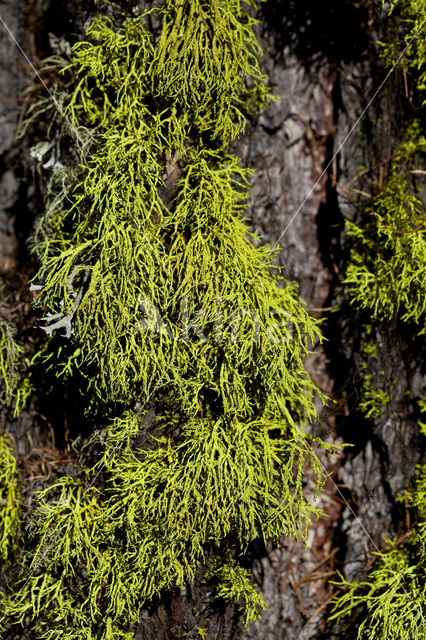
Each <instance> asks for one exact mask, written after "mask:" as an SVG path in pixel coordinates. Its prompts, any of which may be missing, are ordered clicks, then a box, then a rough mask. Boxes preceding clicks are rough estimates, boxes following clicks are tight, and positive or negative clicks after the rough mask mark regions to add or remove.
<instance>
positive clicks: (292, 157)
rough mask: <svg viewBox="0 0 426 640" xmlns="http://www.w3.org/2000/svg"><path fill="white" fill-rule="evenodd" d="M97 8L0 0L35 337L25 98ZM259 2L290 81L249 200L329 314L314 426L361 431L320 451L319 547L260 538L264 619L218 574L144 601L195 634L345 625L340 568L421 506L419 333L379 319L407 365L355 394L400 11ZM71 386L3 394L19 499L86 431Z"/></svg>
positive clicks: (13, 265)
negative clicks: (229, 596)
mask: <svg viewBox="0 0 426 640" xmlns="http://www.w3.org/2000/svg"><path fill="white" fill-rule="evenodd" d="M122 5H123V7H124V6H125V5H126V3H125V2H123V3H122ZM97 11H99V9H98V5H96V4H95V5H93V6H92V4H91V3H89V2H86V1H85V0H81V2H78V3H66V2H63V1H61V2H52V3H49V2H46V1H45V0H38V1H37V2H35V1H33V0H31V1H30V2H29V1H28V0H26V1H24V0H1V1H0V15H1V18H2V23H1V25H0V30H1V34H2V39H1V45H0V46H1V59H2V62H3V64H2V69H1V71H0V94H1V98H2V100H1V105H0V124H1V131H2V136H1V141H0V154H1V159H2V162H1V165H0V274H1V276H2V290H1V301H0V312H1V313H2V314H3V315H4V316H5V317H6V318H7V319H8V320H10V321H12V322H13V323H14V324H15V325H16V326H17V327H18V329H19V330H20V331H22V335H23V336H24V337H26V338H27V339H29V340H31V339H32V338H31V334H32V332H33V331H37V329H34V328H32V324H34V321H35V318H36V316H35V315H34V312H32V311H31V308H30V303H31V300H32V294H31V292H30V291H29V287H28V284H27V282H28V280H29V278H31V276H32V275H33V274H34V271H35V266H34V261H33V258H31V257H30V255H29V253H28V250H27V248H26V239H27V237H28V235H29V233H30V230H31V228H32V225H33V222H34V219H35V217H36V216H38V215H39V214H40V213H41V211H42V203H41V200H42V196H43V190H44V189H45V184H44V182H43V178H40V176H38V175H37V173H36V172H35V164H36V162H35V160H34V158H32V157H31V156H30V155H29V148H28V147H29V145H28V143H27V141H26V140H25V139H24V140H23V141H17V140H16V138H15V132H16V130H17V127H18V123H19V122H20V119H21V118H22V107H23V105H24V104H29V103H30V102H31V100H32V99H33V97H34V95H35V93H37V95H40V93H41V92H43V91H45V88H44V87H43V86H42V85H41V83H40V82H39V80H38V79H37V77H35V76H34V73H33V70H32V69H31V67H30V64H29V61H31V63H32V64H34V67H35V68H39V67H40V60H41V59H42V58H44V57H45V56H46V55H48V54H49V53H50V52H51V49H50V46H51V44H49V42H50V43H52V41H53V39H54V38H53V37H52V36H51V35H49V34H54V37H56V38H57V39H60V38H63V39H64V40H65V41H71V42H74V41H75V40H77V39H80V38H82V35H83V32H84V28H86V27H87V22H88V20H89V19H90V18H91V17H92V16H93V15H96V12H97ZM111 11H112V12H114V11H120V9H119V7H118V5H117V6H113V7H112V9H111ZM258 17H259V19H260V24H259V25H258V27H257V30H258V37H259V40H260V43H261V45H262V48H263V51H264V56H263V59H262V62H261V65H262V68H263V70H264V71H265V73H267V74H268V75H269V78H270V82H271V86H272V88H273V91H274V93H275V94H276V95H278V96H279V98H278V99H277V101H276V102H275V103H274V104H273V105H272V106H271V107H269V108H268V109H266V110H264V111H263V112H262V113H261V115H260V116H259V117H257V118H256V119H253V121H251V122H250V123H249V126H248V129H247V132H246V134H245V135H244V136H243V137H242V138H241V140H239V141H238V142H237V143H236V144H235V151H236V152H237V153H238V154H239V155H240V156H241V157H242V159H243V161H244V163H245V164H248V165H250V166H252V167H253V168H255V169H256V175H255V178H254V180H253V188H252V196H251V207H250V211H249V215H250V217H251V219H252V223H253V228H254V229H255V230H256V231H258V232H259V233H260V234H261V235H262V236H263V238H264V240H265V241H266V242H268V243H270V244H271V246H275V245H276V244H279V254H278V260H279V263H280V264H282V265H285V267H286V272H285V273H286V277H287V279H289V280H295V281H297V282H298V283H299V285H300V294H301V297H302V299H303V300H304V302H305V303H306V307H307V308H308V310H309V311H310V312H311V313H312V315H314V316H316V317H318V318H322V319H323V321H324V322H323V325H322V328H323V332H324V335H325V337H326V342H325V343H324V344H323V345H315V347H314V349H313V352H312V353H311V355H310V357H309V360H308V369H309V372H310V375H311V376H312V378H313V379H314V381H315V382H316V383H317V384H318V386H319V387H320V389H321V390H322V391H323V392H324V393H325V394H326V395H328V396H330V398H332V399H334V401H335V402H334V404H332V405H331V406H329V407H328V408H323V407H318V408H319V415H320V417H321V419H320V420H319V421H318V423H317V424H316V425H315V432H316V433H317V434H318V435H322V436H323V437H325V439H327V440H328V441H330V442H334V443H342V442H345V443H351V444H352V445H353V446H352V447H350V448H344V449H343V450H342V451H341V452H340V453H339V454H338V455H337V456H336V457H335V458H334V461H333V463H332V464H330V462H328V461H327V460H325V459H324V460H323V462H324V465H325V466H326V467H327V469H328V471H329V472H330V473H331V475H330V479H329V480H328V481H327V483H326V487H325V491H324V492H323V493H322V494H320V497H319V505H320V508H321V509H322V510H323V512H324V515H323V516H322V517H320V518H319V520H318V521H317V522H316V523H314V524H313V525H312V527H311V529H310V533H309V536H308V543H307V547H306V548H304V546H303V544H301V543H298V542H295V541H294V540H292V539H286V540H284V541H283V544H282V546H281V547H280V548H279V549H272V548H268V549H262V548H260V547H259V548H256V549H251V550H250V558H251V562H252V567H253V571H254V575H255V577H256V580H257V582H258V585H259V589H260V591H261V593H262V594H263V596H264V598H265V601H266V602H267V605H268V608H267V609H266V610H265V611H264V612H263V614H262V620H261V622H256V623H250V624H249V625H248V626H247V627H246V628H243V626H242V625H241V622H240V621H239V618H238V611H237V607H233V606H228V607H224V608H223V610H215V611H214V613H211V611H209V610H206V609H205V607H203V599H204V596H205V594H206V591H207V587H206V586H205V585H204V584H202V582H201V580H198V581H196V582H195V583H194V584H193V585H188V587H187V590H186V591H185V592H181V593H180V594H169V595H167V596H164V598H163V599H162V601H161V602H158V603H155V604H153V605H152V607H150V608H148V609H144V610H143V612H142V615H141V623H140V628H139V630H138V632H137V633H136V636H135V637H136V638H141V639H142V638H144V639H145V640H147V639H152V640H157V639H159V638H163V637H166V638H167V639H168V640H173V639H176V640H177V639H178V638H183V637H189V638H196V637H197V631H196V629H197V627H198V628H202V629H207V638H208V640H213V639H215V640H219V639H221V640H230V639H231V638H237V637H238V638H242V639H244V640H254V639H256V640H286V639H287V638H288V639H289V640H290V639H291V640H294V639H295V638H298V639H299V640H314V639H315V640H320V638H327V639H331V638H339V637H341V636H340V630H339V626H338V625H336V624H335V625H334V626H333V625H331V624H330V623H329V622H327V615H328V613H329V601H330V598H331V595H332V593H333V590H334V587H333V586H332V585H331V584H330V582H329V581H330V580H334V579H336V575H337V574H336V569H338V570H339V571H340V572H342V573H343V574H344V575H345V576H346V577H347V578H349V579H350V578H353V577H354V576H355V575H357V574H359V572H361V571H362V570H363V569H364V567H365V566H366V564H367V563H368V562H370V561H371V556H370V551H377V549H380V548H381V547H382V546H383V542H384V539H385V538H386V537H389V536H390V535H394V534H396V533H398V532H399V531H400V530H401V528H402V527H403V525H404V521H405V517H406V514H405V511H404V508H403V506H402V507H401V506H400V505H399V503H397V501H396V496H397V494H398V492H401V491H403V490H404V487H405V485H406V484H407V482H409V481H410V480H411V479H412V477H413V473H414V467H415V465H416V463H418V462H419V461H420V460H421V455H422V451H421V447H420V444H419V440H418V435H417V433H418V427H417V425H416V424H415V422H414V421H413V419H412V418H411V417H410V416H411V414H410V412H409V411H408V409H407V404H406V402H405V399H404V398H405V394H406V392H407V390H411V391H412V392H414V393H415V392H418V390H419V389H420V387H421V375H420V374H421V371H420V362H419V361H418V356H417V354H416V353H415V352H413V351H411V349H410V342H409V337H407V336H405V335H401V333H400V332H399V330H398V329H397V328H396V327H395V326H388V327H387V328H386V333H385V334H384V335H381V336H380V344H379V349H380V358H381V363H380V366H381V368H382V369H383V370H384V371H385V373H386V375H387V376H389V377H390V378H392V382H389V384H390V385H391V387H392V400H391V407H390V409H388V410H386V411H384V412H383V413H382V414H380V415H379V416H378V417H376V418H372V417H371V418H369V419H366V418H365V417H363V416H362V414H361V412H359V411H358V410H357V397H358V393H359V386H360V380H361V374H360V372H361V360H362V354H361V348H360V343H361V341H362V330H361V322H360V316H359V314H358V313H357V311H356V310H355V308H353V307H350V306H349V305H348V304H347V302H346V301H345V299H344V298H343V294H342V278H343V276H344V271H345V265H346V260H347V248H346V245H345V231H344V220H345V219H346V218H349V219H351V218H352V217H353V216H354V213H355V212H356V211H357V208H358V207H360V206H362V205H363V204H365V198H366V197H368V193H369V187H370V186H371V184H372V181H373V180H374V179H378V180H380V179H382V178H381V176H382V177H383V171H384V170H385V169H386V163H385V160H386V158H387V157H388V156H389V155H390V153H391V150H392V146H393V140H394V138H395V135H394V130H395V129H394V126H395V123H396V122H397V117H398V109H399V107H398V100H399V96H400V95H401V93H402V92H403V91H404V85H403V77H402V72H401V70H400V69H397V70H396V71H395V73H394V74H393V75H392V76H391V77H390V78H389V80H388V82H387V87H388V88H391V90H390V91H388V92H387V93H386V94H383V92H381V93H379V95H378V96H377V97H376V98H375V100H374V101H373V102H372V103H371V105H370V104H369V99H370V97H371V96H372V95H373V94H374V92H375V90H376V89H377V87H378V86H379V84H380V82H381V81H382V79H383V77H384V75H385V71H384V69H383V67H382V64H381V62H380V59H379V54H378V44H377V41H378V39H380V35H381V33H382V29H383V21H384V20H385V15H384V13H383V14H382V12H381V9H380V8H377V7H376V8H375V6H374V5H373V3H369V2H366V1H363V2H361V1H360V2H353V1H351V0H325V2H322V3H316V2H314V0H298V1H297V2H293V1H290V0H289V1H288V2H278V1H277V0H269V1H268V2H267V3H265V5H262V7H261V10H260V11H259V14H258ZM11 34H13V36H14V37H15V38H16V41H17V42H15V41H14V40H13V38H12V35H11ZM49 38H50V40H49ZM23 52H25V53H23ZM380 114H382V118H379V115H380ZM395 114H396V115H395ZM361 132H363V133H364V136H362V135H361ZM380 163H382V164H380ZM377 165H379V166H377ZM382 168H383V171H382ZM365 169H367V171H365ZM38 330H39V329H38ZM56 393H57V399H56V405H55V406H50V407H46V406H45V405H44V404H43V399H42V398H32V400H31V404H30V406H29V407H27V408H26V409H25V410H24V411H23V413H22V414H21V416H20V417H19V418H17V419H13V417H12V416H11V414H10V411H9V412H7V411H6V410H5V409H3V410H2V423H3V424H2V426H3V427H4V428H5V429H6V430H7V431H8V432H10V433H11V434H12V435H13V437H14V440H15V442H16V447H17V456H18V463H19V472H20V482H21V496H22V498H21V499H22V502H24V503H25V504H26V505H27V506H29V505H30V504H31V500H32V495H33V492H34V491H35V490H36V489H38V488H40V487H44V486H46V485H47V484H49V483H50V482H52V478H54V477H55V476H56V475H57V474H58V473H60V472H61V470H63V469H64V468H65V467H64V465H66V464H68V463H69V462H72V461H73V456H74V454H73V452H72V450H71V448H70V441H69V431H70V429H71V431H72V432H74V433H76V432H77V431H78V428H76V427H75V425H71V427H70V421H71V420H72V414H73V402H74V401H75V400H74V399H73V398H72V397H69V395H71V396H72V390H71V391H70V390H69V389H68V390H65V386H63V387H62V388H61V387H60V386H59V387H58V390H57V392H56ZM66 394H68V395H66ZM64 396H65V397H64ZM22 637H24V636H22ZM25 637H27V636H25Z"/></svg>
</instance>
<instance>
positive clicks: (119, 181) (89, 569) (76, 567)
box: [4, 0, 333, 640]
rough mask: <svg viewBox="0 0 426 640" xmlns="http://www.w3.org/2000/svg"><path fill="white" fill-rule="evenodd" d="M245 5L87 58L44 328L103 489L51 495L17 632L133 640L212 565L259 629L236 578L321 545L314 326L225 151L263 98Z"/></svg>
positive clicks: (47, 269)
mask: <svg viewBox="0 0 426 640" xmlns="http://www.w3.org/2000/svg"><path fill="white" fill-rule="evenodd" d="M244 4H246V5H247V4H249V5H251V6H253V7H254V6H256V4H257V3H256V2H255V1H254V0H253V1H250V2H248V3H242V2H240V0H213V1H209V2H202V1H199V0H185V1H183V0H182V1H180V2H175V1H173V2H171V1H170V0H166V1H165V2H164V3H163V4H162V5H161V7H159V8H158V10H157V9H151V10H150V11H148V12H146V13H143V14H142V15H140V16H139V17H137V18H135V19H132V20H127V21H125V22H124V23H123V24H122V25H119V26H117V25H116V24H114V23H113V22H112V21H111V20H110V19H107V18H104V17H97V18H96V19H95V20H94V21H93V22H92V24H91V26H90V27H89V29H88V31H87V34H86V40H85V41H84V42H81V43H78V44H77V45H75V47H74V50H73V56H72V62H71V66H70V67H69V68H68V70H67V73H73V74H74V76H75V83H76V87H75V91H74V93H73V96H72V98H71V99H70V102H69V111H68V114H69V116H70V118H71V120H72V122H71V131H72V132H74V133H76V132H77V135H78V131H79V129H80V127H83V128H84V130H87V128H88V127H92V128H93V130H94V132H95V135H94V136H93V144H92V146H91V152H92V153H91V156H90V157H87V160H86V161H85V163H83V164H82V165H81V166H79V167H78V168H77V169H76V171H75V172H74V173H73V174H71V173H70V172H67V182H66V183H65V188H66V197H60V198H59V199H56V200H55V204H54V206H53V207H52V206H48V207H47V212H46V215H47V216H48V220H47V224H45V225H44V224H43V220H41V221H39V223H38V226H37V229H36V237H35V238H34V241H33V248H34V250H35V251H36V253H37V254H38V256H39V257H41V266H40V270H39V272H38V274H37V276H36V277H35V281H36V282H37V285H35V286H37V287H39V295H38V297H37V300H36V306H38V307H40V308H41V309H43V314H44V318H43V320H44V321H45V323H46V324H45V326H44V327H43V328H44V330H45V331H46V332H47V333H48V334H49V335H51V336H53V340H51V341H50V342H49V352H48V353H47V355H46V358H45V360H46V362H47V364H48V366H50V367H52V368H54V370H55V371H56V372H58V373H60V374H63V375H65V376H67V375H70V374H72V375H73V376H74V381H75V379H77V376H82V379H83V381H85V385H86V389H87V390H88V392H87V396H86V408H87V411H88V414H89V415H90V411H91V407H92V404H91V403H92V401H93V399H94V398H96V402H97V403H98V404H99V403H103V404H104V406H105V407H106V408H108V411H106V410H105V413H108V414H109V415H113V416H114V417H113V418H112V419H111V420H110V422H109V423H108V424H107V425H106V427H105V429H104V430H103V431H99V430H98V431H97V432H96V433H95V435H94V437H93V442H94V443H96V446H97V447H98V449H99V450H98V459H97V461H96V462H95V463H94V466H93V467H92V469H89V470H88V472H87V476H85V477H84V478H79V479H77V480H76V479H74V478H69V477H63V478H60V479H59V480H58V483H56V484H55V485H53V486H52V487H50V488H48V489H47V490H46V491H44V492H43V493H42V494H40V496H39V498H38V507H37V509H36V511H35V513H34V514H33V517H32V525H31V531H32V538H31V548H30V551H29V552H28V554H29V557H32V558H33V559H32V561H31V564H30V566H29V567H28V562H24V563H23V568H22V581H21V582H20V583H19V586H18V587H17V588H16V589H13V588H12V589H11V590H10V592H9V593H8V594H7V595H5V596H4V602H5V607H4V608H5V610H6V620H7V621H8V623H9V624H12V625H16V624H22V625H24V624H26V621H28V620H29V621H30V623H31V627H32V629H33V630H35V632H36V633H37V637H38V638H39V639H40V640H51V639H52V640H53V638H55V640H77V639H80V638H81V639H83V638H91V640H112V639H113V638H114V640H115V639H116V638H117V639H118V638H131V637H132V632H133V630H134V629H135V627H136V626H137V624H138V621H139V615H140V609H141V607H142V606H143V605H144V604H147V603H149V602H151V601H152V600H153V599H155V598H156V597H159V596H161V594H163V593H164V592H166V591H172V590H175V589H179V588H181V587H184V586H185V585H186V584H187V582H188V581H190V580H192V579H193V578H194V576H195V572H196V570H197V569H200V568H201V567H202V566H203V565H207V568H206V570H207V571H208V565H209V558H210V557H211V554H213V556H214V558H215V560H214V562H213V563H212V567H211V569H212V571H213V573H214V579H215V593H216V595H217V597H219V598H222V599H224V600H225V601H239V604H240V605H241V607H242V609H243V610H245V620H246V622H247V621H249V620H252V619H254V618H256V617H257V615H258V610H259V609H260V608H261V607H263V600H262V598H261V597H260V596H259V594H257V592H256V588H255V586H254V585H253V584H252V582H251V580H250V578H249V574H248V572H247V570H246V569H244V568H243V567H242V566H240V564H239V563H238V557H239V556H241V554H243V553H244V552H245V551H246V550H247V547H248V545H249V544H250V543H252V542H253V541H256V540H261V541H264V542H266V541H273V542H275V543H276V544H279V541H280V539H281V538H282V537H283V536H290V535H291V536H295V537H296V538H299V539H301V540H304V541H306V537H307V527H308V525H309V523H310V521H311V519H312V518H315V517H317V516H318V515H319V513H320V512H319V510H318V509H317V508H315V507H314V506H313V504H312V501H310V500H308V498H307V497H306V495H305V490H304V485H305V484H306V479H305V466H306V465H307V464H310V465H311V467H312V468H313V471H314V475H315V478H316V490H315V492H314V496H313V498H314V499H315V498H316V496H317V494H318V492H319V491H320V490H321V488H322V486H323V483H324V481H325V478H326V476H325V474H324V471H323V469H322V466H321V463H320V462H319V460H318V458H317V456H316V454H315V453H314V450H313V448H312V447H313V446H315V445H319V446H321V447H323V450H326V451H331V450H333V448H332V447H331V446H329V445H326V444H325V443H323V442H322V441H321V440H320V439H319V438H316V437H311V436H309V435H308V434H307V433H306V431H305V430H304V425H305V423H306V422H309V421H312V420H313V419H314V417H315V415H316V412H315V405H314V399H315V397H316V394H317V393H318V391H317V389H316V387H315V385H314V383H313V382H312V380H311V378H310V377H309V375H308V373H307V371H306V369H305V367H304V363H303V359H304V357H305V356H306V355H307V354H308V350H309V348H310V344H311V343H313V341H315V340H317V339H320V332H319V328H318V324H317V322H315V321H314V320H313V319H312V318H311V317H310V316H309V315H308V313H307V312H306V311H305V310H304V308H303V306H302V304H301V301H300V299H299V297H298V293H297V287H296V286H295V285H294V284H292V283H289V282H287V281H286V280H285V279H284V278H283V276H282V275H278V276H274V275H273V273H272V267H273V260H274V256H270V255H269V254H268V252H267V250H266V248H262V247H257V246H256V245H257V244H258V238H257V237H256V236H255V235H254V234H252V233H251V232H250V229H249V226H248V225H247V223H246V221H245V220H244V218H243V214H244V210H245V206H246V200H247V194H248V188H249V180H250V176H251V174H252V172H251V170H250V169H247V168H243V167H241V166H240V164H239V160H238V158H237V157H235V156H233V155H231V154H230V153H229V151H228V145H229V142H230V141H232V140H233V139H235V138H236V136H237V135H239V134H241V133H242V131H243V129H244V123H245V116H246V115H247V114H248V113H250V112H252V110H253V108H254V105H256V106H257V108H258V109H259V108H260V107H261V106H262V105H263V104H265V103H266V102H267V101H268V95H269V93H268V90H267V88H266V85H265V78H264V76H263V75H262V74H261V72H260V70H259V66H258V62H257V58H256V54H258V53H259V46H258V44H257V43H256V40H255V36H254V32H253V26H254V24H255V21H254V20H253V19H252V18H251V17H250V16H249V15H248V14H247V13H246V12H245V11H244V10H243V5H244ZM154 11H155V12H156V16H157V19H159V20H160V22H161V24H162V29H161V33H160V35H159V37H158V38H156V37H155V34H152V33H150V31H149V30H148V27H147V24H148V22H147V17H148V15H149V14H150V13H151V12H154ZM188 34H190V35H191V38H189V39H188ZM73 175H74V176H75V184H74V188H73V189H71V188H70V184H69V180H70V179H71V178H72V176H73ZM170 175H173V176H174V178H173V179H172V183H171V184H170ZM39 230H42V232H40V233H39ZM52 234H53V235H52ZM152 415H153V416H154V417H152ZM150 416H151V417H150ZM94 426H95V429H96V427H99V424H95V425H94ZM92 485H93V486H92ZM223 550H226V551H225V552H224V551H223ZM221 558H222V560H221ZM28 572H29V575H28ZM52 602H54V603H55V606H54V607H52Z"/></svg>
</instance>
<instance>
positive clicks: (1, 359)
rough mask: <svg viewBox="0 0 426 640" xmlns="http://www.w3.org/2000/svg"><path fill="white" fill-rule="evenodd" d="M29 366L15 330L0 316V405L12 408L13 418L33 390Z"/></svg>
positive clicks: (17, 414)
mask: <svg viewBox="0 0 426 640" xmlns="http://www.w3.org/2000/svg"><path fill="white" fill-rule="evenodd" d="M30 365H31V363H30V362H29V360H28V359H26V358H24V348H23V347H22V346H21V345H20V344H19V342H18V341H17V340H16V330H15V328H14V327H13V325H12V324H11V323H10V322H8V321H7V320H6V319H4V318H3V317H1V316H0V404H3V405H5V406H13V407H14V409H13V416H14V417H15V418H17V417H18V416H19V414H20V413H21V411H22V409H23V407H24V406H25V404H26V402H27V400H28V398H29V397H30V396H31V394H32V392H33V390H34V387H33V385H32V383H31V378H30V370H29V368H30Z"/></svg>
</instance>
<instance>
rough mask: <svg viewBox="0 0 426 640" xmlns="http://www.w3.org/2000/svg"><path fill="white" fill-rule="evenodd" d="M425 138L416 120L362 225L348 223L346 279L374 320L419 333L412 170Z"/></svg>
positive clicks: (418, 217) (424, 233)
mask: <svg viewBox="0 0 426 640" xmlns="http://www.w3.org/2000/svg"><path fill="white" fill-rule="evenodd" d="M425 151H426V139H425V137H424V135H422V134H421V132H420V126H419V123H418V122H415V123H414V124H413V125H412V126H411V127H410V128H409V129H408V132H407V137H406V140H405V141H404V142H403V143H402V144H401V145H400V147H399V149H398V151H397V153H396V154H395V158H394V160H393V163H392V169H391V175H390V178H389V180H388V182H387V184H386V186H385V188H384V189H383V191H381V192H380V193H379V194H378V196H377V197H376V198H375V200H374V203H373V204H372V205H371V206H370V207H368V208H367V210H366V212H364V214H363V220H362V222H361V223H353V222H350V221H347V223H346V224H347V231H348V236H349V238H350V239H351V240H352V242H353V248H352V250H351V257H350V262H349V265H348V268H347V272H346V279H345V283H346V285H347V290H348V295H349V297H350V299H351V302H352V303H353V304H355V305H357V306H359V307H360V308H362V309H368V310H369V311H370V312H371V314H372V317H373V318H375V319H379V320H383V319H392V318H400V319H401V320H402V321H404V322H408V321H411V322H413V323H415V324H417V325H419V332H423V331H424V328H423V323H424V320H425V311H426V301H425V295H424V292H425V290H426V228H425V226H424V211H423V204H422V201H421V200H420V198H419V195H418V194H416V193H415V191H414V189H413V186H412V177H413V174H412V171H413V170H414V168H415V160H416V158H418V154H419V153H422V152H423V153H424V152H425Z"/></svg>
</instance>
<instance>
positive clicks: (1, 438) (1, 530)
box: [0, 433, 19, 562]
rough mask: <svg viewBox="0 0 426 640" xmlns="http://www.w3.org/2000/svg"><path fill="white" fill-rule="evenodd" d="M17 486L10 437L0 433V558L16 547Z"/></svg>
mask: <svg viewBox="0 0 426 640" xmlns="http://www.w3.org/2000/svg"><path fill="white" fill-rule="evenodd" d="M18 518H19V488H18V476H17V472H16V458H15V456H14V455H13V452H12V446H11V442H10V437H9V435H8V434H6V433H0V559H1V560H2V561H3V562H4V561H6V560H7V559H8V558H9V557H10V554H11V551H16V549H17V547H18V538H19V536H18V532H17V528H18Z"/></svg>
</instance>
